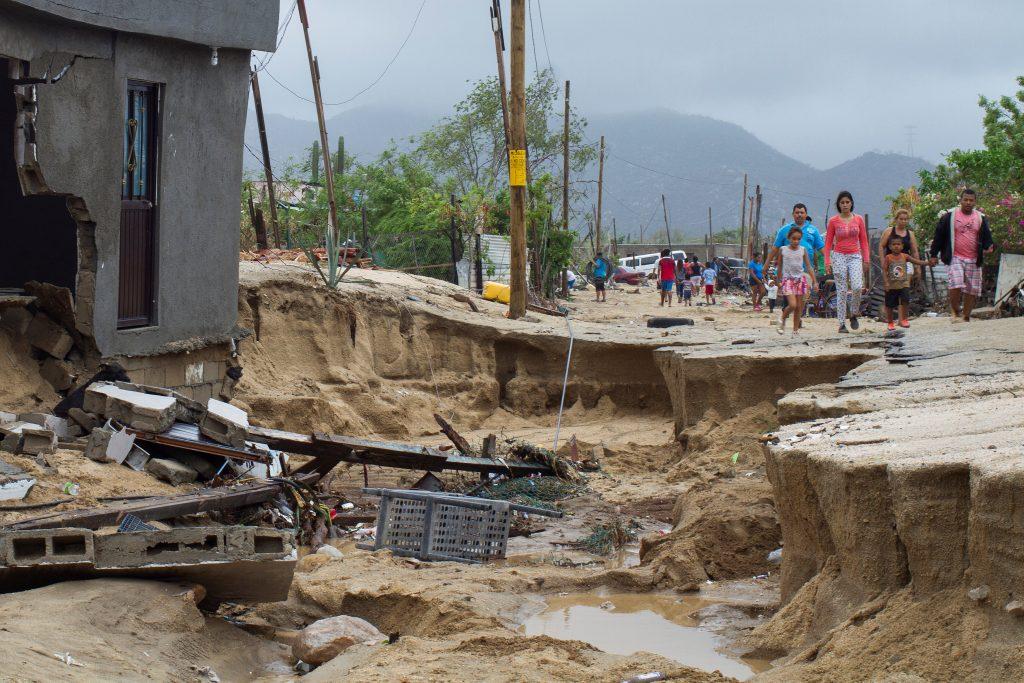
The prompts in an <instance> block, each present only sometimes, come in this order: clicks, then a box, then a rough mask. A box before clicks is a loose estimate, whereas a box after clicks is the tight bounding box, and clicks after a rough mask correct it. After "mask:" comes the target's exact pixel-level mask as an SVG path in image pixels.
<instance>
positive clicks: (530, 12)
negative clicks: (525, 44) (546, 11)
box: [526, 0, 540, 73]
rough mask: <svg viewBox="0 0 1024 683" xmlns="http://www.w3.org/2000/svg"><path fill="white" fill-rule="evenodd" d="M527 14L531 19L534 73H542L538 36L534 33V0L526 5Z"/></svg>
mask: <svg viewBox="0 0 1024 683" xmlns="http://www.w3.org/2000/svg"><path fill="white" fill-rule="evenodd" d="M526 9H527V14H528V16H529V17H530V42H531V43H533V72H534V73H537V72H538V71H540V62H539V61H537V34H536V33H534V31H533V0H528V2H527V3H526Z"/></svg>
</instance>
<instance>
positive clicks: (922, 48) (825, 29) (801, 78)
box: [255, 0, 1024, 168]
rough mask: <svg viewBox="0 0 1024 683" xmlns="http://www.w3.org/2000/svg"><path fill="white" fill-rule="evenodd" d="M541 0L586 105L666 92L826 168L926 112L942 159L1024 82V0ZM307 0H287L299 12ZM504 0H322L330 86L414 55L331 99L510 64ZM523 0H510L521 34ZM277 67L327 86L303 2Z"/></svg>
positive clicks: (318, 27)
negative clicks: (503, 57)
mask: <svg viewBox="0 0 1024 683" xmlns="http://www.w3.org/2000/svg"><path fill="white" fill-rule="evenodd" d="M528 3H529V6H530V10H531V13H532V16H533V29H534V31H533V33H532V34H531V33H530V32H529V21H528V22H527V29H528V33H527V43H526V47H527V70H528V73H532V71H533V69H534V65H535V61H534V56H533V55H534V53H533V40H532V39H535V41H536V54H537V61H539V62H540V66H541V67H542V68H543V67H544V66H547V64H548V57H549V55H550V63H551V65H552V66H553V67H554V70H555V74H556V76H557V77H558V78H559V80H564V79H566V78H568V79H570V80H571V81H572V97H573V103H574V104H575V105H577V106H578V107H579V108H580V110H581V111H582V113H583V114H584V115H586V114H588V113H590V114H594V113H599V112H600V113H610V112H621V111H630V110H638V109H646V108H651V107H658V106H661V107H668V108H671V109H675V110H678V111H680V112H684V113H693V114H704V115H707V116H712V117H715V118H719V119H723V120H726V121H730V122H733V123H737V124H739V125H741V126H743V127H744V128H746V129H747V130H749V131H751V132H752V133H754V134H755V135H757V136H758V137H760V138H761V139H762V140H764V141H765V142H767V143H768V144H770V145H773V146H774V147H776V148H778V149H779V150H781V151H783V152H785V153H786V154H789V155H791V156H793V157H795V158H797V159H799V160H801V161H805V162H807V163H810V164H812V165H814V166H817V167H821V168H824V167H828V166H832V165H835V164H837V163H841V162H842V161H845V160H847V159H850V158H853V157H856V156H858V155H860V154H862V153H864V152H866V151H870V150H876V151H898V152H904V153H905V152H907V151H908V143H909V140H908V131H907V126H910V125H912V126H916V129H915V130H914V132H913V151H914V153H915V154H916V155H918V156H923V157H924V158H926V159H928V160H930V161H933V162H937V161H939V160H940V158H941V155H942V154H943V153H944V152H945V151H948V150H949V149H951V148H954V147H976V146H979V145H980V144H981V115H980V110H979V109H978V106H977V99H978V95H979V94H985V95H989V96H999V95H1002V94H1011V93H1013V92H1015V90H1016V84H1015V81H1014V79H1015V77H1016V76H1017V75H1020V74H1024V62H1022V60H1020V59H1019V55H1020V36H1019V33H1020V27H1021V26H1024V0H960V1H959V2H953V1H952V0H857V1H856V2H849V1H846V0H775V1H774V2H764V1H763V0H701V1H696V0H629V1H626V2H623V1H622V0H618V1H614V2H613V1H612V0H586V1H584V0H528ZM293 4H294V2H293V0H281V5H282V7H281V21H282V23H283V22H284V20H285V18H286V17H287V15H288V12H289V10H290V9H291V8H292V6H293ZM421 4H422V12H421V14H420V16H419V20H418V22H417V23H416V26H415V28H414V29H413V30H412V34H411V37H409V40H408V43H407V44H406V45H405V47H404V49H402V50H401V52H400V53H399V47H400V46H401V45H402V42H403V40H405V38H406V36H408V35H409V32H410V29H411V28H412V27H413V23H414V20H415V18H416V15H417V12H418V11H419V10H420V7H421ZM489 4H490V2H489V0H425V2H423V0H373V1H372V2H367V1H365V0H307V7H308V9H309V14H310V22H311V26H312V30H311V34H312V41H313V49H314V52H315V53H316V54H317V56H318V57H319V61H320V65H321V75H322V78H323V93H324V99H325V101H327V102H340V101H343V100H347V99H349V98H351V97H352V96H353V95H356V93H358V92H359V91H360V90H363V89H364V88H365V87H366V86H368V85H369V84H371V83H372V82H373V81H375V80H376V79H377V78H378V76H380V74H381V72H382V71H384V69H385V67H387V65H388V62H389V61H391V59H392V58H394V57H395V55H396V54H397V55H398V56H397V58H396V59H395V61H394V63H393V64H392V65H391V67H390V69H389V70H388V72H387V73H386V74H385V75H384V76H383V78H381V79H380V81H379V82H378V83H377V84H376V85H375V86H373V87H372V88H370V89H369V90H368V91H367V92H365V93H363V94H362V95H360V96H358V97H357V98H356V99H355V100H354V101H352V102H351V103H350V104H347V105H345V106H343V107H328V108H327V110H328V116H330V115H331V114H332V113H336V112H338V111H342V110H344V109H346V108H352V107H356V106H360V105H366V104H375V105H393V106H400V107H407V108H408V107H415V108H420V109H423V110H425V111H427V112H429V113H432V114H433V113H437V114H441V113H445V112H447V111H448V110H449V109H450V106H451V105H452V104H453V103H455V102H456V101H458V100H459V99H461V97H462V96H463V95H464V94H465V93H466V90H467V87H468V86H467V82H468V81H473V80H476V79H479V78H483V77H487V76H490V75H492V74H493V73H495V70H496V66H495V54H494V42H493V39H492V37H491V33H490V29H489V22H488V13H487V8H488V6H489ZM510 5H511V0H503V2H502V10H503V12H504V14H505V18H504V21H505V29H506V35H508V33H510V23H511V22H510V20H509V18H508V12H509V8H510ZM541 15H543V28H544V31H543V32H542V30H541ZM545 36H546V38H547V41H546V44H545V40H544V38H545ZM265 57H266V55H265V54H263V53H257V54H256V55H255V58H256V59H257V60H258V61H261V60H262V59H264V58H265ZM267 70H268V71H269V72H270V74H271V75H272V76H273V77H275V78H277V79H278V80H280V81H281V82H282V83H284V84H285V85H287V86H289V87H290V88H291V89H293V90H295V91H296V92H297V93H299V94H301V95H303V96H306V97H310V95H311V91H310V82H309V70H308V66H307V63H306V53H305V46H304V43H303V40H302V31H301V25H300V23H299V20H298V13H297V12H296V13H295V16H294V18H293V19H292V21H291V24H290V25H289V26H288V28H287V31H286V32H285V34H284V38H283V41H282V43H281V47H280V49H279V50H278V53H277V54H276V55H275V56H274V57H273V59H272V61H271V62H270V63H269V65H268V67H267ZM260 85H261V89H262V91H263V94H264V99H265V106H266V108H267V110H268V111H271V112H277V113H281V114H284V115H287V116H290V117H293V118H305V119H313V118H315V113H314V111H313V106H312V105H311V104H309V103H307V102H303V101H301V100H299V99H297V98H296V97H294V96H293V95H291V94H289V93H287V92H286V91H285V90H284V89H282V88H281V87H279V86H278V85H277V84H276V83H274V81H273V80H271V79H270V78H266V77H263V78H261V80H260ZM589 133H590V135H591V136H596V135H598V134H600V131H596V130H591V131H589ZM353 134H357V133H356V132H355V131H353Z"/></svg>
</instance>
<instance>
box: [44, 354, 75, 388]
mask: <svg viewBox="0 0 1024 683" xmlns="http://www.w3.org/2000/svg"><path fill="white" fill-rule="evenodd" d="M39 374H40V375H42V377H43V379H45V380H46V381H47V382H49V383H50V386H52V387H53V388H54V389H56V390H57V391H67V390H68V389H70V388H71V386H72V385H73V384H74V382H75V373H74V369H73V368H72V367H71V364H70V363H68V362H67V361H63V360H57V359H56V358H47V359H46V360H44V361H43V364H42V365H41V366H40V368H39Z"/></svg>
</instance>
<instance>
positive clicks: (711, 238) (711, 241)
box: [708, 206, 715, 260]
mask: <svg viewBox="0 0 1024 683" xmlns="http://www.w3.org/2000/svg"><path fill="white" fill-rule="evenodd" d="M714 255H715V231H714V229H713V228H712V227H711V207H710V206H709V207H708V260H711V258H712V257H713V256H714Z"/></svg>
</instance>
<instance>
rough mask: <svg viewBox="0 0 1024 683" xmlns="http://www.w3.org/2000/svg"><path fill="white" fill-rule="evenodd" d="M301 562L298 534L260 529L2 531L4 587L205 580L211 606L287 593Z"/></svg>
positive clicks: (0, 587)
mask: <svg viewBox="0 0 1024 683" xmlns="http://www.w3.org/2000/svg"><path fill="white" fill-rule="evenodd" d="M295 559H296V556H295V538H294V536H293V535H292V534H291V532H287V531H278V530H276V529H262V528H257V527H190V528H176V529H170V530H155V531H138V532H123V533H117V532H116V529H111V530H110V531H109V532H107V533H103V532H93V531H91V530H89V529H76V528H62V529H44V530H32V531H7V532H0V591H4V592H8V591H15V590H25V589H27V588H35V587H39V586H44V585H47V584H50V583H56V582H58V581H69V580H77V579H92V578H99V577H105V576H124V577H129V576H130V577H140V578H154V579H158V578H165V579H179V580H181V579H185V580H188V581H191V582H194V583H197V584H200V585H202V586H204V587H205V588H206V591H207V604H208V605H215V604H217V603H219V602H221V601H224V600H240V601H246V602H272V601H279V600H284V599H285V598H287V596H288V588H289V586H290V585H291V580H292V575H293V573H294V569H295Z"/></svg>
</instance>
